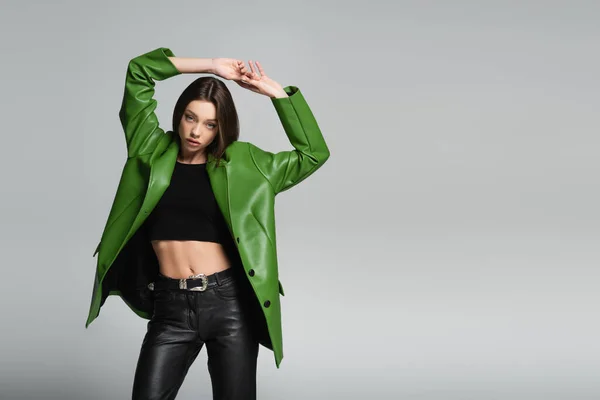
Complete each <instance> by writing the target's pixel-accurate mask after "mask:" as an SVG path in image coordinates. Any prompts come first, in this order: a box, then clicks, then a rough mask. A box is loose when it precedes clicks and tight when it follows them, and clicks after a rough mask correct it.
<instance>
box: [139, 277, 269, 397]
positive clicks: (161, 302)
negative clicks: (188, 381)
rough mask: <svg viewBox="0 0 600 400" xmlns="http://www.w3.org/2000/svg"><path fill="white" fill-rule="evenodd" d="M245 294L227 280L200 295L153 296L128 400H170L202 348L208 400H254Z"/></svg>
mask: <svg viewBox="0 0 600 400" xmlns="http://www.w3.org/2000/svg"><path fill="white" fill-rule="evenodd" d="M242 278H243V277H242ZM174 281H175V282H176V280H174ZM244 293H245V292H244V290H242V288H241V286H239V285H238V284H237V282H236V279H235V278H227V279H226V280H225V281H224V282H223V284H222V285H221V286H215V287H213V288H211V289H209V290H207V291H205V292H190V291H185V290H179V289H175V290H164V291H160V292H156V293H155V294H154V297H155V300H154V314H153V316H152V319H151V320H150V321H149V322H148V324H147V331H146V335H145V336H144V339H143V342H142V346H141V349H140V353H139V357H138V362H137V367H136V370H135V376H134V382H133V393H132V399H134V400H138V399H139V400H141V399H144V400H146V399H156V400H170V399H175V398H176V396H177V393H178V391H179V389H180V387H181V385H182V383H183V381H184V379H185V377H186V375H187V372H188V370H189V367H190V366H191V365H192V363H193V362H194V361H195V359H196V358H197V356H198V354H199V352H200V351H201V349H202V348H203V347H204V345H206V350H207V354H208V371H209V374H210V378H211V383H212V391H213V398H214V399H217V400H252V399H256V366H257V357H258V346H259V344H258V341H257V339H256V337H255V334H254V332H253V330H252V329H253V328H252V322H251V317H250V315H249V314H248V310H247V309H246V308H245V304H247V301H245V294H244Z"/></svg>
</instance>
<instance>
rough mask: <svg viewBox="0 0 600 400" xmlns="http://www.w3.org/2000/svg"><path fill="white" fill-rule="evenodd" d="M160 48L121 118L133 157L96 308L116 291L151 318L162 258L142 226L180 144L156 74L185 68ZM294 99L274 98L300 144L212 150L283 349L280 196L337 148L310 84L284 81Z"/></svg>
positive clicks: (215, 182) (134, 65) (263, 313)
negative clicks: (161, 109) (306, 93)
mask: <svg viewBox="0 0 600 400" xmlns="http://www.w3.org/2000/svg"><path fill="white" fill-rule="evenodd" d="M169 56H174V54H173V53H172V52H171V50H169V49H168V48H164V47H161V48H157V49H156V50H153V51H151V52H148V53H146V54H142V55H140V56H138V57H136V58H134V59H132V60H131V61H130V62H129V65H128V71H127V77H126V82H125V94H124V98H123V103H122V106H121V110H120V112H119V117H120V119H121V123H122V125H123V129H124V132H125V139H126V143H127V160H126V162H125V165H124V167H123V172H122V175H121V178H120V182H119V186H118V188H117V192H116V195H115V198H114V201H113V204H112V207H111V210H110V213H109V216H108V220H107V222H106V225H105V227H104V231H103V233H102V237H101V240H100V243H99V244H98V247H97V248H96V251H95V252H94V256H95V255H96V254H98V258H97V266H96V273H95V275H94V285H93V292H92V300H91V305H90V309H89V315H88V318H87V322H86V324H85V327H86V328H87V327H88V326H89V325H90V324H91V323H92V321H94V320H95V319H96V317H98V314H99V313H100V308H101V307H102V305H103V304H104V303H105V301H106V298H107V297H108V296H110V295H118V296H119V297H120V298H121V299H123V301H124V302H125V303H126V304H127V306H128V307H129V308H130V309H131V310H132V311H133V312H135V313H136V314H137V315H138V316H140V317H142V318H145V319H150V318H151V317H152V311H153V300H152V296H151V292H150V291H149V289H148V287H147V284H148V283H149V282H152V281H153V280H154V277H155V276H156V273H157V272H158V261H157V258H156V255H155V254H154V251H153V249H152V246H151V244H150V242H149V241H148V240H147V238H146V237H145V236H144V235H143V234H142V233H141V232H142V230H141V229H140V227H141V226H142V225H143V223H144V221H145V220H146V218H147V217H148V215H149V214H150V213H151V212H152V210H153V209H154V207H155V206H156V204H157V203H158V201H159V200H160V198H161V196H162V195H163V193H164V192H165V190H166V189H167V187H168V186H169V182H170V179H171V175H172V173H173V169H174V166H175V161H176V158H177V155H178V153H179V144H178V142H177V141H176V140H175V138H176V135H177V134H176V133H174V132H172V131H167V132H165V131H163V130H162V129H161V128H160V127H159V123H158V120H157V117H156V115H155V113H154V111H155V109H156V104H157V103H156V100H154V99H153V96H154V81H160V80H164V79H167V78H170V77H172V76H176V75H179V74H181V73H180V72H179V71H178V70H177V69H176V68H175V66H174V65H173V64H172V63H171V61H170V60H169V59H168V58H167V57H169ZM284 90H285V91H286V93H287V94H288V95H289V97H288V98H271V102H272V104H273V106H274V108H275V110H276V112H277V115H278V116H279V119H280V121H281V123H282V125H283V128H284V130H285V133H286V135H287V136H288V139H289V140H290V142H291V144H292V145H293V146H294V150H290V151H281V152H278V153H271V152H268V151H264V150H262V149H260V148H259V147H257V146H255V145H253V144H251V143H248V142H242V141H236V142H233V143H232V144H231V145H229V146H228V147H227V149H226V151H225V154H224V156H223V158H222V159H221V162H220V165H219V166H216V159H215V158H214V157H213V156H212V154H211V155H209V157H208V161H207V173H208V176H209V178H210V183H211V186H212V189H213V191H214V194H215V198H216V200H217V203H218V205H219V208H220V210H221V212H222V213H223V216H224V218H225V220H226V222H227V225H228V227H229V230H230V232H231V235H232V238H233V239H234V243H235V246H236V247H237V252H236V254H237V255H238V256H239V258H238V259H239V261H241V263H242V265H243V268H244V270H245V272H246V277H247V278H248V280H249V282H250V284H251V287H252V289H253V292H254V295H255V296H256V300H257V301H256V302H255V303H256V304H255V310H256V314H255V316H256V317H259V318H260V323H261V324H262V325H263V326H264V330H263V331H262V334H261V335H260V343H261V344H262V345H263V346H265V347H267V348H269V349H271V350H272V351H273V353H274V357H275V364H276V366H277V368H279V365H280V363H281V360H282V358H283V341H282V327H281V307H280V298H279V296H280V295H283V294H284V292H283V286H282V285H281V282H280V281H279V277H278V266H277V251H276V238H275V217H274V205H275V200H274V199H275V195H276V194H278V193H281V192H283V191H284V190H287V189H289V188H291V187H293V186H294V185H296V184H298V183H299V182H301V181H302V180H304V179H305V178H306V177H308V176H309V175H311V174H312V173H313V172H315V171H316V170H317V169H318V168H319V167H321V166H322V165H323V163H324V162H325V161H326V160H327V159H328V158H329V149H328V147H327V145H326V143H325V140H324V139H323V136H322V134H321V131H320V129H319V127H318V125H317V122H316V120H315V118H314V116H313V114H312V112H311V110H310V108H309V106H308V104H307V103H306V101H305V99H304V97H303V95H302V93H301V92H300V90H299V89H298V88H297V87H295V86H287V87H285V88H284Z"/></svg>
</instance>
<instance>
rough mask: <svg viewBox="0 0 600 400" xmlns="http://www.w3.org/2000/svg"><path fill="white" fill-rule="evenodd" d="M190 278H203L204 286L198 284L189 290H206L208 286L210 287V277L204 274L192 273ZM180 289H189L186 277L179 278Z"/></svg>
mask: <svg viewBox="0 0 600 400" xmlns="http://www.w3.org/2000/svg"><path fill="white" fill-rule="evenodd" d="M188 279H202V286H196V287H193V288H190V289H189V290H197V291H199V292H204V291H205V290H206V288H207V287H208V278H207V277H206V275H204V274H198V275H190V276H189V277H188ZM179 289H186V290H188V288H187V281H186V280H185V279H180V280H179Z"/></svg>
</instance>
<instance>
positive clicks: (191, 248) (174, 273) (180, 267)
mask: <svg viewBox="0 0 600 400" xmlns="http://www.w3.org/2000/svg"><path fill="white" fill-rule="evenodd" d="M151 243H152V247H153V248H154V252H155V253H156V257H157V258H158V264H159V270H160V273H161V274H163V275H165V276H168V277H170V278H175V279H181V278H189V277H190V275H197V274H205V275H210V274H214V273H215V272H220V271H224V270H226V269H228V268H231V261H230V260H229V257H228V256H227V253H226V252H225V248H224V247H223V246H222V245H221V244H220V243H215V242H203V241H198V240H152V241H151Z"/></svg>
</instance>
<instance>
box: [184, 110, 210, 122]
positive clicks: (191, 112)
mask: <svg viewBox="0 0 600 400" xmlns="http://www.w3.org/2000/svg"><path fill="white" fill-rule="evenodd" d="M185 112H188V113H190V114H192V115H193V116H194V117H196V118H198V116H197V115H196V113H194V112H193V111H190V110H188V109H187V108H186V110H185ZM205 121H215V122H217V120H216V119H214V118H210V119H207V120H205Z"/></svg>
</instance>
